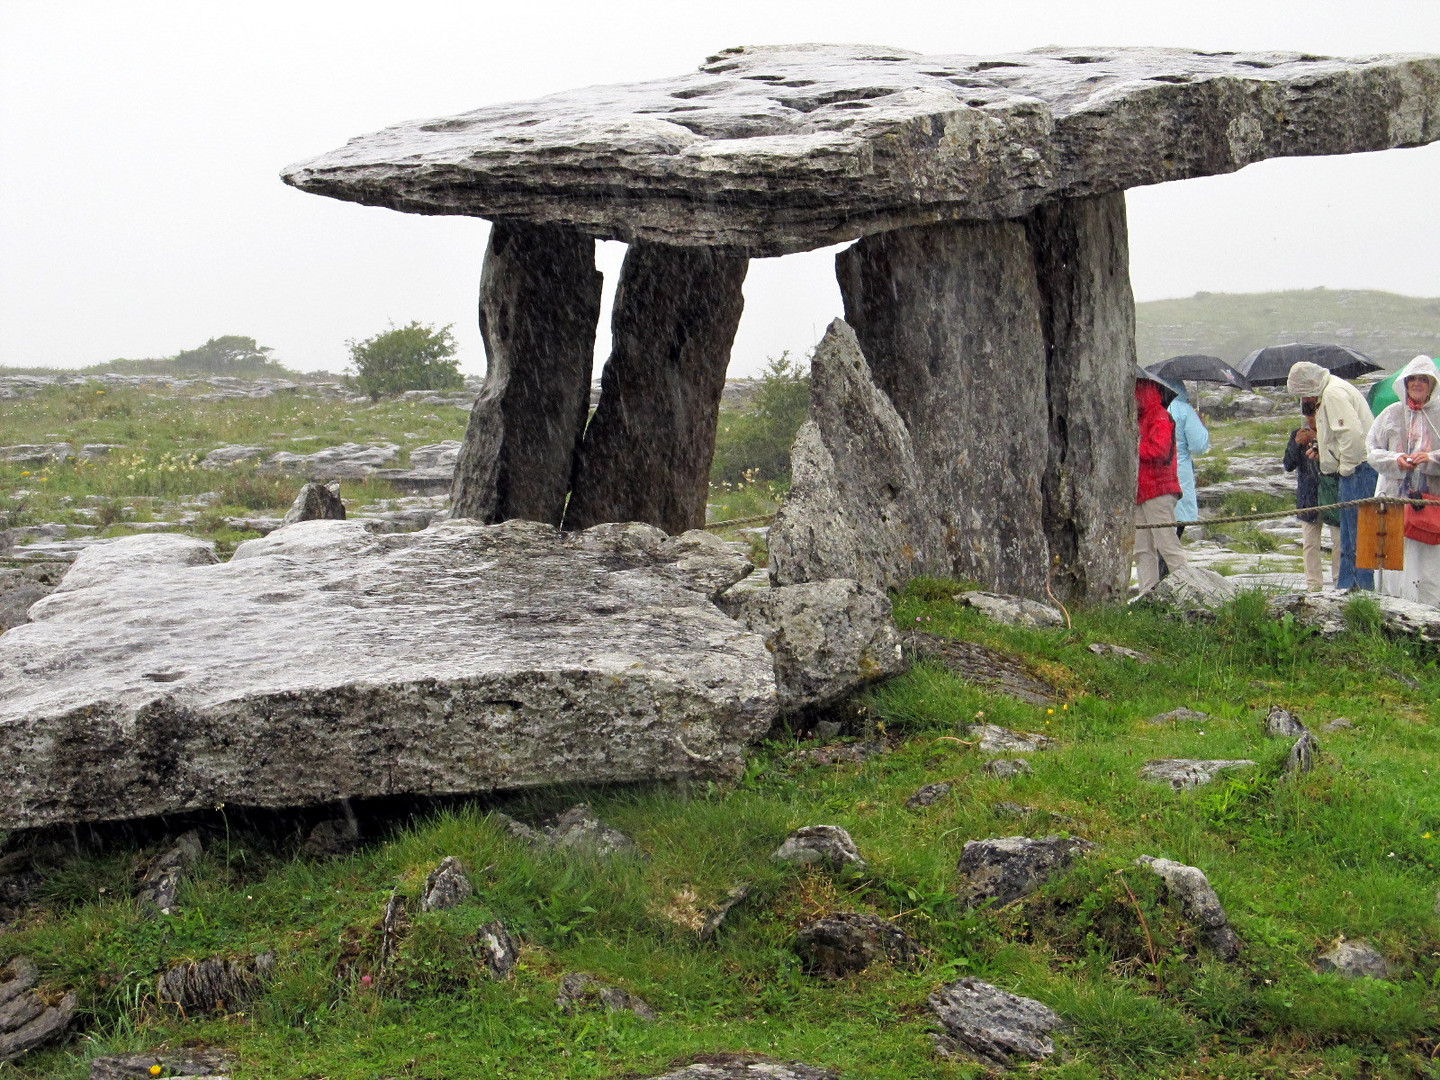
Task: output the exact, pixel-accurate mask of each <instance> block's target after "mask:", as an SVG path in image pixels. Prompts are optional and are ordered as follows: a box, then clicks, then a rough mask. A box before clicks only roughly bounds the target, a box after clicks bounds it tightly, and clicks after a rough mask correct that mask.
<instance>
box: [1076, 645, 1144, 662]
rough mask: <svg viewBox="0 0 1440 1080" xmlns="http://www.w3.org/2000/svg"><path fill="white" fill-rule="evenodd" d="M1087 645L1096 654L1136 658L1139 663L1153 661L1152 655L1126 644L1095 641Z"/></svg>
mask: <svg viewBox="0 0 1440 1080" xmlns="http://www.w3.org/2000/svg"><path fill="white" fill-rule="evenodd" d="M1085 647H1086V648H1087V649H1089V650H1090V651H1091V652H1092V653H1094V654H1095V655H1096V656H1118V657H1121V658H1122V659H1125V660H1134V661H1135V662H1136V663H1137V664H1150V663H1153V659H1152V658H1151V657H1150V656H1147V655H1146V654H1145V653H1143V652H1137V651H1136V650H1134V649H1127V648H1126V647H1125V646H1124V645H1109V644H1106V643H1105V642H1103V641H1095V642H1091V643H1090V644H1089V645H1087V646H1085Z"/></svg>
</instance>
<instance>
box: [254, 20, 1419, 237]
mask: <svg viewBox="0 0 1440 1080" xmlns="http://www.w3.org/2000/svg"><path fill="white" fill-rule="evenodd" d="M1437 135H1440V58H1436V57H1430V56H1419V55H1411V56H1379V57H1376V56H1372V57H1362V58H1357V59H1349V60H1347V59H1336V58H1332V57H1322V56H1312V55H1307V54H1299V53H1278V52H1265V53H1203V52H1192V51H1189V50H1183V49H1156V48H1092V49H1065V48H1046V49H1039V50H1035V51H1032V52H1016V53H1007V54H1003V55H996V56H925V55H921V54H920V53H915V52H911V51H909V50H907V49H897V48H891V47H887V46H877V45H841V44H808V45H777V46H743V47H739V48H731V49H724V50H722V51H721V52H719V53H717V54H716V55H714V56H711V57H709V58H708V59H707V60H706V61H705V63H704V64H703V65H701V67H700V69H699V70H698V71H693V72H690V73H688V74H684V75H679V76H676V77H673V78H667V79H654V80H651V81H648V82H639V83H629V84H621V85H612V86H599V87H588V88H585V89H577V90H570V91H566V92H564V93H559V94H552V95H550V96H548V97H543V98H538V99H535V100H533V101H523V102H509V103H505V104H497V105H490V106H487V107H485V108H481V109H477V110H475V111H473V112H468V113H463V114H461V115H458V116H451V117H447V118H443V119H433V120H415V121H410V122H408V123H403V124H397V125H395V126H394V127H390V128H386V129H385V130H383V131H378V132H375V133H373V134H370V135H363V136H361V137H359V138H356V139H352V140H350V142H349V143H348V144H346V145H345V146H344V147H342V148H340V149H338V150H335V151H333V152H331V153H329V154H325V155H323V156H321V157H317V158H314V159H312V160H309V161H306V162H303V163H299V164H296V165H292V166H290V167H289V168H287V169H285V170H284V171H283V172H282V174H281V175H282V178H283V179H284V180H285V182H286V183H288V184H291V185H293V186H295V187H298V188H300V189H302V190H304V191H310V192H314V193H316V194H320V195H328V196H331V197H332V198H337V199H346V200H349V201H352V202H359V203H364V204H367V205H372V206H385V207H389V208H390V209H394V210H405V211H410V212H412V213H422V214H467V215H472V216H478V217H490V218H507V219H518V220H522V221H529V222H532V223H536V224H547V223H549V224H559V225H566V226H570V227H573V228H575V229H578V230H579V231H581V232H583V233H586V234H588V235H591V236H595V237H599V238H603V239H612V240H625V241H631V240H635V239H644V240H653V241H657V242H660V243H666V244H699V245H706V246H714V247H720V248H728V249H733V250H738V251H741V252H744V253H746V254H750V255H779V254H784V253H787V252H793V251H803V250H806V249H808V248H815V247H822V246H824V245H827V244H834V243H838V242H841V241H844V240H850V239H854V238H855V237H857V236H863V235H867V234H871V233H874V232H878V231H881V230H885V229H897V228H903V227H905V226H911V225H924V224H929V223H932V222H936V221H962V220H968V221H980V220H995V219H1000V218H1017V217H1020V216H1022V215H1024V214H1026V213H1028V212H1029V211H1030V210H1032V209H1033V208H1035V207H1036V206H1038V205H1039V204H1041V203H1045V202H1048V201H1051V200H1054V199H1057V198H1081V197H1086V196H1093V195H1103V194H1106V193H1111V192H1117V191H1122V190H1124V189H1126V188H1131V187H1138V186H1142V185H1147V184H1156V183H1161V182H1163V181H1167V180H1181V179H1186V178H1188V177H1195V176H1208V175H1212V174H1216V173H1228V172H1234V171H1235V170H1237V169H1240V168H1243V167H1244V166H1246V165H1248V164H1251V163H1252V162H1255V161H1260V160H1263V159H1265V158H1270V157H1279V156H1289V155H1302V154H1303V155H1313V154H1347V153H1360V152H1366V151H1372V150H1382V149H1386V148H1389V147H1395V146H1416V145H1421V144H1423V143H1426V142H1430V141H1432V140H1434V139H1435V138H1436V137H1437Z"/></svg>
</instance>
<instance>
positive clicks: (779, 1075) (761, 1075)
mask: <svg viewBox="0 0 1440 1080" xmlns="http://www.w3.org/2000/svg"><path fill="white" fill-rule="evenodd" d="M651 1080H840V1074H839V1073H833V1072H831V1071H830V1070H828V1069H817V1068H815V1067H814V1066H812V1065H805V1064H803V1063H801V1062H799V1061H775V1060H774V1059H772V1058H767V1057H764V1056H762V1055H760V1054H704V1055H701V1056H700V1057H699V1058H697V1059H696V1060H695V1061H694V1062H693V1063H691V1064H689V1065H686V1066H685V1067H684V1068H681V1069H676V1070H673V1071H671V1072H667V1073H665V1074H664V1075H663V1076H656V1077H652V1078H651Z"/></svg>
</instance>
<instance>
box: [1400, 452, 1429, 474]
mask: <svg viewBox="0 0 1440 1080" xmlns="http://www.w3.org/2000/svg"><path fill="white" fill-rule="evenodd" d="M1417 457H1418V458H1420V460H1421V461H1423V460H1424V459H1425V457H1426V455H1424V454H1401V455H1400V456H1399V457H1398V458H1396V459H1395V464H1397V465H1399V466H1400V468H1401V469H1402V470H1404V471H1405V472H1409V471H1410V470H1411V469H1413V468H1415V466H1416V465H1418V464H1420V462H1419V461H1416V460H1415V459H1416V458H1417Z"/></svg>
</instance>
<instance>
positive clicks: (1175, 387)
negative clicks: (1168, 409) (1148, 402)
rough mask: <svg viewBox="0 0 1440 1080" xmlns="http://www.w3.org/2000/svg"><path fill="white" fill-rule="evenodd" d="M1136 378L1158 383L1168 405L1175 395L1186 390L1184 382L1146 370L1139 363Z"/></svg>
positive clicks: (1136, 368) (1136, 367)
mask: <svg viewBox="0 0 1440 1080" xmlns="http://www.w3.org/2000/svg"><path fill="white" fill-rule="evenodd" d="M1135 378H1137V379H1147V380H1149V381H1150V382H1153V383H1158V384H1159V386H1160V390H1161V392H1162V396H1163V397H1164V400H1165V404H1166V405H1169V404H1170V402H1171V401H1172V400H1173V399H1174V398H1175V397H1177V396H1178V395H1180V394H1183V393H1184V392H1185V387H1184V385H1183V384H1181V383H1178V382H1173V381H1171V380H1170V379H1165V378H1162V377H1160V376H1159V375H1156V374H1155V373H1154V372H1153V371H1146V370H1145V369H1144V368H1143V367H1141V366H1140V365H1139V364H1136V365H1135Z"/></svg>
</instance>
